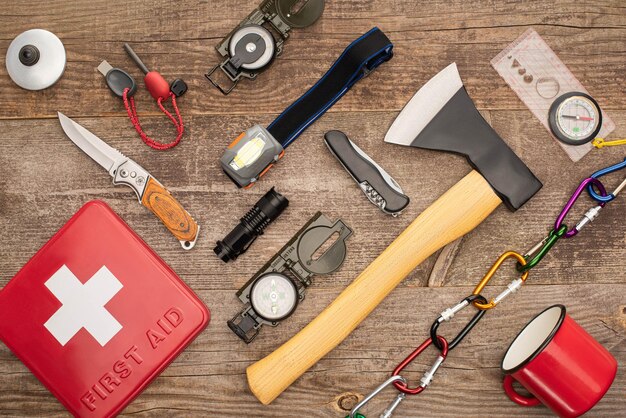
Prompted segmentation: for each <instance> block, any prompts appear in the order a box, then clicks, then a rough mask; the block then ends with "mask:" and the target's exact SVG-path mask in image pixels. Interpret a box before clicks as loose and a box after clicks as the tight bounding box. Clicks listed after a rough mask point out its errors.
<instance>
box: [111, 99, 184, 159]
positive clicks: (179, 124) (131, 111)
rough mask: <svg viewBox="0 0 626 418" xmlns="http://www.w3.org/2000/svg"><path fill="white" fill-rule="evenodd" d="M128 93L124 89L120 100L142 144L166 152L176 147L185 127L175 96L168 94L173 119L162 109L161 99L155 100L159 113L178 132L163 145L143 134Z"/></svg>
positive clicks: (132, 101)
mask: <svg viewBox="0 0 626 418" xmlns="http://www.w3.org/2000/svg"><path fill="white" fill-rule="evenodd" d="M129 91H130V88H126V89H124V93H123V95H122V100H124V107H125V108H126V112H127V113H128V117H129V118H130V121H131V122H132V123H133V126H134V127H135V130H136V131H137V133H138V134H139V136H140V137H141V139H142V140H143V142H145V143H146V145H148V146H149V147H151V148H154V149H157V150H166V149H170V148H173V147H175V146H176V145H178V143H179V142H180V139H181V138H182V137H183V133H184V132H185V126H184V125H183V118H182V116H181V115H180V111H179V110H178V106H177V105H176V96H175V95H174V93H172V92H170V93H169V98H171V99H172V107H173V108H174V111H175V112H176V118H174V116H172V114H171V113H170V112H169V111H168V110H167V109H165V107H163V101H164V99H163V97H159V98H158V99H157V104H158V105H159V109H161V112H163V113H164V114H165V116H167V117H168V118H169V120H170V121H172V123H173V124H174V126H175V127H176V132H178V135H176V139H174V141H172V142H170V143H163V142H158V141H155V140H154V139H152V138H150V137H149V136H148V135H147V134H146V133H145V132H144V130H143V128H142V127H141V124H140V123H139V117H138V116H137V108H136V107H135V99H134V98H133V96H132V95H131V96H130V97H129V96H128V93H129ZM167 99H168V98H165V101H166V100H167ZM177 119H178V120H177Z"/></svg>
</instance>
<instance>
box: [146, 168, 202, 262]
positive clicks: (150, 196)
mask: <svg viewBox="0 0 626 418" xmlns="http://www.w3.org/2000/svg"><path fill="white" fill-rule="evenodd" d="M141 203H142V204H143V205H144V206H145V207H147V208H148V209H150V210H151V211H152V213H154V214H155V215H156V217H157V218H159V219H160V220H161V222H163V225H165V227H166V228H167V229H169V231H170V232H171V233H172V235H174V236H175V237H176V239H177V240H178V241H180V243H181V245H182V246H183V248H184V249H186V250H189V249H191V248H193V246H194V245H195V243H196V239H197V238H198V229H199V228H198V224H197V223H196V221H194V220H193V218H192V217H191V215H189V212H187V211H186V210H185V209H184V208H183V207H182V205H181V204H180V203H178V201H177V200H176V199H174V197H173V196H172V195H171V194H170V192H169V191H167V189H166V188H165V187H163V185H162V184H161V183H159V182H158V181H156V180H155V179H154V178H152V177H149V178H148V183H147V184H146V189H145V190H144V193H143V197H142V198H141Z"/></svg>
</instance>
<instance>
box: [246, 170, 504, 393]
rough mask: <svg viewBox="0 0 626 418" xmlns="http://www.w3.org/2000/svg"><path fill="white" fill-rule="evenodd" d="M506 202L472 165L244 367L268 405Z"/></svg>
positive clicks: (251, 385) (253, 390) (249, 383)
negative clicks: (306, 318) (350, 278)
mask: <svg viewBox="0 0 626 418" xmlns="http://www.w3.org/2000/svg"><path fill="white" fill-rule="evenodd" d="M500 203H502V201H501V200H500V198H499V197H498V196H497V195H496V194H495V192H494V191H493V189H492V188H491V186H490V185H489V183H488V182H487V180H485V179H484V178H483V176H482V175H480V174H479V173H478V172H477V171H474V170H472V171H471V172H470V173H469V174H468V175H466V176H465V177H463V178H462V179H461V180H460V181H459V182H458V183H457V184H455V185H454V186H452V187H451V188H450V190H448V191H446V192H445V193H444V194H443V195H442V196H441V197H440V198H439V199H437V200H436V201H435V202H434V203H433V204H432V205H431V206H429V207H428V208H427V209H425V210H424V212H422V213H421V214H420V215H419V216H418V217H417V218H416V219H415V220H414V221H413V222H411V224H410V225H409V226H408V227H407V228H406V229H405V230H404V231H402V233H401V234H400V235H399V236H398V238H396V239H395V240H394V241H393V242H392V243H391V244H389V246H388V247H387V248H385V250H384V251H383V252H382V253H381V254H380V255H379V256H378V257H377V258H376V260H374V261H373V262H372V263H371V264H370V265H369V266H367V267H366V268H365V270H363V272H362V273H361V274H359V276H358V277H357V278H356V279H355V280H354V282H352V283H351V284H350V285H349V286H348V287H347V288H346V290H344V291H343V292H341V294H340V295H339V296H337V299H335V300H334V301H333V302H332V303H331V304H330V305H329V306H328V307H327V308H326V309H324V311H323V312H322V313H321V314H320V315H319V316H318V317H317V318H315V319H314V320H313V321H311V323H309V324H308V325H307V326H306V327H305V328H304V329H303V330H302V331H300V332H299V333H298V334H296V335H295V336H294V337H293V338H292V339H290V340H289V341H287V342H286V343H285V344H283V345H282V346H280V347H279V348H278V349H276V351H274V352H272V353H271V354H270V355H269V356H267V357H265V358H263V359H261V360H259V361H258V362H256V363H254V364H253V365H251V366H250V367H248V368H247V369H246V374H247V376H248V385H249V386H250V390H251V391H252V393H254V395H255V396H256V397H257V398H258V399H259V400H260V401H261V402H262V403H263V404H265V405H267V404H269V403H271V402H272V401H273V400H274V399H276V397H277V396H278V395H280V394H281V393H282V392H283V391H284V390H285V389H287V387H289V385H291V384H292V383H293V382H294V381H295V380H296V379H297V378H299V377H300V376H301V375H302V374H303V373H304V372H306V371H307V370H308V369H309V368H310V367H311V366H313V365H314V364H315V363H316V362H317V361H319V360H320V359H321V358H322V357H323V356H325V355H326V354H328V353H329V352H330V351H331V350H332V349H334V348H335V347H337V345H339V344H340V343H341V342H342V341H343V340H344V339H345V338H346V337H347V336H348V335H350V333H351V332H352V331H353V330H354V329H355V328H356V327H357V326H358V325H359V324H360V323H361V322H362V321H363V320H364V319H365V318H367V316H368V315H369V314H370V313H371V312H372V311H373V310H374V309H375V308H376V307H377V306H378V305H379V304H380V302H382V301H383V299H384V298H385V297H386V296H387V295H388V294H389V293H390V292H391V291H392V290H393V289H395V288H396V286H397V285H398V284H399V283H400V282H401V281H402V280H404V278H405V277H406V276H407V275H408V274H409V273H411V272H412V271H413V270H414V269H415V268H416V267H417V266H418V265H419V264H420V263H421V262H422V261H424V260H425V259H426V258H428V257H430V256H431V255H432V254H433V253H434V252H435V251H437V250H439V249H441V248H442V247H443V246H444V245H446V244H448V243H450V242H452V241H454V240H456V239H458V238H461V237H462V236H464V235H465V234H467V233H468V232H470V231H471V230H473V229H474V228H475V227H476V226H478V225H480V223H481V222H482V221H483V220H484V219H485V218H486V217H487V216H489V215H490V214H491V213H492V212H493V211H494V210H495V209H496V208H497V207H498V206H499V205H500Z"/></svg>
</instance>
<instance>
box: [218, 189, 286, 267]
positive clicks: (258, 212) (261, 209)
mask: <svg viewBox="0 0 626 418" xmlns="http://www.w3.org/2000/svg"><path fill="white" fill-rule="evenodd" d="M288 205H289V200H287V198H286V197H285V196H283V195H281V194H280V193H278V192H277V191H275V190H274V188H273V187H272V188H271V189H270V190H269V191H268V192H267V193H265V196H263V197H262V198H261V199H259V201H258V202H256V204H255V205H254V207H253V208H252V209H250V210H249V211H248V213H246V214H245V215H244V216H243V217H242V218H241V219H240V222H239V224H238V225H237V226H236V227H235V228H234V229H233V230H232V231H230V233H229V234H228V235H226V237H225V238H224V239H223V240H221V241H217V246H216V247H215V248H214V249H213V251H214V252H215V254H217V256H218V257H219V258H221V259H222V261H223V262H225V263H228V261H230V260H236V259H237V257H239V256H240V255H241V254H243V253H245V252H246V250H248V247H250V244H252V243H253V242H254V240H255V239H256V238H257V237H258V236H259V235H263V230H264V229H265V228H266V227H267V226H268V225H269V224H270V223H271V222H272V221H273V220H274V219H276V218H278V216H279V215H280V214H281V213H283V211H284V210H285V208H286V207H287V206H288Z"/></svg>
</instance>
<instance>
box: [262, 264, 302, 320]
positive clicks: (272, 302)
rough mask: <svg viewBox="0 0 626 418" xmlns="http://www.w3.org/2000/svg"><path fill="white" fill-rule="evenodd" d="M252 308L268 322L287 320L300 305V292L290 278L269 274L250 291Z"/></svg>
mask: <svg viewBox="0 0 626 418" xmlns="http://www.w3.org/2000/svg"><path fill="white" fill-rule="evenodd" d="M250 303H251V304H252V308H253V309H254V310H255V311H256V313H257V314H259V315H260V316H261V317H262V318H264V319H266V320H268V321H278V320H281V319H285V318H286V317H288V316H289V315H291V313H292V312H293V310H294V309H295V307H296V304H297V303H298V290H297V289H296V285H294V284H293V282H292V281H291V280H289V278H288V277H286V276H285V275H283V274H278V273H268V274H265V275H263V276H261V277H259V278H258V279H257V280H256V281H255V282H254V285H252V289H250Z"/></svg>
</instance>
